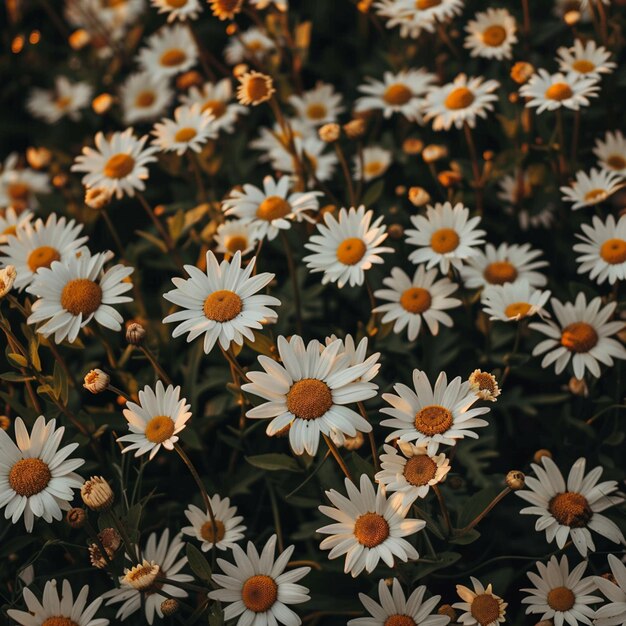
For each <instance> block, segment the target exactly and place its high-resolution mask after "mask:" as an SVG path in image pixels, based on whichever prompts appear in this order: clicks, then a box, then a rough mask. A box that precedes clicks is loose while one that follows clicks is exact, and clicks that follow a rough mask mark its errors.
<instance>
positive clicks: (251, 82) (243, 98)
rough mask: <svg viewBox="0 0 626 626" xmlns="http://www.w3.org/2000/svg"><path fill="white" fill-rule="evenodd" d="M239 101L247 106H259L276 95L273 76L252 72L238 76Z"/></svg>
mask: <svg viewBox="0 0 626 626" xmlns="http://www.w3.org/2000/svg"><path fill="white" fill-rule="evenodd" d="M237 79H238V80H239V87H237V100H239V102H240V103H241V104H245V105H246V106H253V107H256V106H259V104H262V103H263V102H267V101H268V100H269V99H270V98H271V97H272V96H273V95H274V93H276V89H275V88H274V82H273V81H272V78H271V76H268V75H267V74H263V73H261V72H257V71H256V70H252V71H250V72H246V73H245V74H240V75H239V76H237Z"/></svg>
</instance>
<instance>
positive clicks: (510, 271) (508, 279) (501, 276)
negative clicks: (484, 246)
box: [483, 261, 517, 285]
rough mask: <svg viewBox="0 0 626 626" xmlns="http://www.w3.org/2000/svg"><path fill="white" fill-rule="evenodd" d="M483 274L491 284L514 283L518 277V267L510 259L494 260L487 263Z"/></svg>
mask: <svg viewBox="0 0 626 626" xmlns="http://www.w3.org/2000/svg"><path fill="white" fill-rule="evenodd" d="M483 276H484V277H485V280H486V281H487V282H488V283H490V284H491V285H504V283H512V282H513V281H514V280H515V279H516V278H517V269H515V266H514V265H513V264H512V263H509V262H508V261H494V262H493V263H490V264H489V265H487V267H486V268H485V271H484V272H483Z"/></svg>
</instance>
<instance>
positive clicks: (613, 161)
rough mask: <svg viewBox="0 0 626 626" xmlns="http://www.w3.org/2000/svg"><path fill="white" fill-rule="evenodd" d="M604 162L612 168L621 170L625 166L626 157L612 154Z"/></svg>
mask: <svg viewBox="0 0 626 626" xmlns="http://www.w3.org/2000/svg"><path fill="white" fill-rule="evenodd" d="M606 164H607V165H608V166H609V167H610V168H611V169H614V170H623V169H624V168H625V167H626V159H625V158H624V157H623V156H621V155H619V154H612V155H611V156H610V157H609V158H608V159H607V160H606Z"/></svg>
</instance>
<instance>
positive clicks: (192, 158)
mask: <svg viewBox="0 0 626 626" xmlns="http://www.w3.org/2000/svg"><path fill="white" fill-rule="evenodd" d="M187 154H188V155H189V163H190V164H191V169H192V171H193V175H194V178H195V180H196V187H197V188H198V192H197V194H196V197H197V199H198V201H199V202H204V201H205V200H206V191H205V189H204V182H203V181H202V171H201V170H200V164H199V163H198V156H197V155H196V154H193V153H192V152H191V151H189V152H188V153H187Z"/></svg>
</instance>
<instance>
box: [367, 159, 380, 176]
mask: <svg viewBox="0 0 626 626" xmlns="http://www.w3.org/2000/svg"><path fill="white" fill-rule="evenodd" d="M383 167H384V166H383V164H382V163H381V162H380V161H370V162H369V163H366V164H365V173H366V174H368V175H369V176H376V175H377V174H379V173H380V172H382V170H383Z"/></svg>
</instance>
